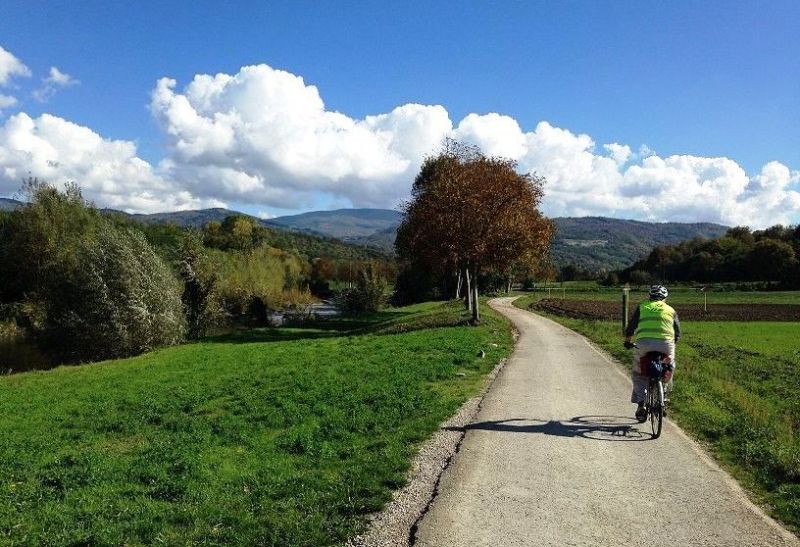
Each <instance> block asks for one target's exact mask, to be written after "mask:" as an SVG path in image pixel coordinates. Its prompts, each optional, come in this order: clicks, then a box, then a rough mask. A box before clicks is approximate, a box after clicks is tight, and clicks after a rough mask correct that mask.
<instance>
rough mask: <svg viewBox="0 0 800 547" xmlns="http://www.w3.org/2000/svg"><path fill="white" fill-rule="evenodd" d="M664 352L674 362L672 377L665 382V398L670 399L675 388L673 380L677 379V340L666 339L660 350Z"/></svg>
mask: <svg viewBox="0 0 800 547" xmlns="http://www.w3.org/2000/svg"><path fill="white" fill-rule="evenodd" d="M660 351H661V352H662V353H666V354H667V355H669V358H670V361H671V362H672V377H671V378H670V379H669V382H667V383H665V384H664V398H665V399H669V394H670V392H671V391H672V388H673V385H672V384H673V381H674V379H675V366H676V364H677V363H676V362H675V342H674V341H672V340H665V341H664V342H663V349H662V350H660Z"/></svg>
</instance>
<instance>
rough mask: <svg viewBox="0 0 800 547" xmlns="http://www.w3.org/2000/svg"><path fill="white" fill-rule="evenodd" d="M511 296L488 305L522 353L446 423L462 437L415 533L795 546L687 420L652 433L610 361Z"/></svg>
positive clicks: (518, 540) (476, 539)
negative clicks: (514, 332)
mask: <svg viewBox="0 0 800 547" xmlns="http://www.w3.org/2000/svg"><path fill="white" fill-rule="evenodd" d="M511 300H512V299H511V298H504V299H498V300H495V301H493V303H492V306H493V307H494V308H495V309H497V310H498V311H500V312H501V313H503V314H504V315H506V316H507V317H509V318H510V319H511V320H512V321H513V322H514V324H515V326H516V327H517V329H518V330H519V331H520V338H519V340H518V342H517V345H516V348H515V351H514V354H513V355H512V356H511V358H510V359H509V361H508V363H507V364H506V366H505V367H504V368H503V370H502V371H501V372H500V373H499V375H498V376H497V378H496V379H495V380H494V382H493V383H492V385H491V389H489V391H488V393H487V394H486V396H485V397H484V398H483V401H482V403H481V405H480V410H479V411H478V412H477V414H476V415H475V416H474V418H473V419H472V420H471V422H470V423H469V424H468V425H466V427H461V426H457V425H456V426H453V425H447V426H446V427H444V431H452V432H459V431H461V432H463V433H464V436H463V440H462V441H461V442H460V445H459V448H458V452H457V454H456V455H455V456H454V457H453V458H452V461H451V462H450V465H449V466H448V467H447V469H446V470H445V472H444V473H443V474H442V476H441V478H440V480H439V482H438V487H437V488H436V489H435V490H434V491H433V495H434V499H433V501H432V502H431V503H430V504H429V507H428V509H427V510H426V512H425V513H424V516H423V518H422V519H421V521H420V522H419V523H418V526H417V527H416V529H415V530H414V531H413V536H412V537H411V542H412V543H414V544H416V545H430V546H440V547H444V546H449V545H453V546H455V545H469V546H476V545H487V546H488V545H504V546H515V545H553V546H555V545H558V546H561V545H587V546H588V545H609V546H610V545H626V546H631V545H720V546H721V545H741V546H784V545H786V546H788V545H792V546H800V541H798V540H797V538H796V537H795V536H794V535H792V534H791V533H790V532H788V531H786V530H785V529H784V528H782V527H781V526H780V525H779V524H777V523H776V522H775V521H773V520H772V519H770V518H769V517H768V516H767V515H765V514H764V513H763V511H761V510H760V509H759V508H758V507H756V506H755V505H754V504H753V503H752V502H750V500H749V499H748V498H747V496H746V495H745V494H744V492H743V491H742V489H741V488H740V487H739V486H738V484H737V483H736V482H735V481H734V480H733V479H732V478H731V477H730V476H729V475H728V474H727V473H725V472H724V471H723V470H721V469H720V468H719V467H718V466H717V465H716V464H715V463H714V462H713V461H712V460H711V459H710V458H709V457H708V456H707V455H705V453H704V452H703V451H702V449H701V448H700V447H699V446H698V445H697V444H696V443H695V442H693V441H692V440H691V439H690V438H689V437H688V436H686V435H685V434H684V433H683V432H682V431H681V430H680V428H678V427H677V426H675V425H674V424H672V423H671V422H667V423H666V424H665V430H664V432H663V433H662V436H661V438H660V439H657V440H652V439H651V438H650V435H649V428H648V427H645V425H647V424H643V425H640V424H637V423H635V421H634V420H633V419H632V412H633V405H631V404H630V403H628V400H629V396H630V381H629V380H628V379H627V378H626V377H625V375H624V374H622V373H621V372H620V371H619V369H618V367H617V366H616V365H615V364H614V363H612V362H611V361H609V360H608V359H607V358H606V357H605V356H603V355H602V354H601V353H599V352H598V351H597V350H596V349H594V348H593V347H592V346H591V345H590V344H589V343H588V342H587V341H586V340H585V339H584V338H583V337H581V336H580V335H578V334H577V333H575V332H573V331H571V330H569V329H567V328H565V327H563V326H561V325H558V324H557V323H554V322H553V321H550V320H548V319H546V318H543V317H541V316H537V315H535V314H533V313H529V312H526V311H523V310H520V309H517V308H515V307H513V305H512V304H511ZM679 374H680V372H679V371H678V375H677V381H680V376H679Z"/></svg>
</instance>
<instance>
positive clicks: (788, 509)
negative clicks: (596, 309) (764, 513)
mask: <svg viewBox="0 0 800 547" xmlns="http://www.w3.org/2000/svg"><path fill="white" fill-rule="evenodd" d="M528 303H530V299H528V300H527V301H526V300H523V299H518V300H517V301H515V304H517V305H519V306H520V307H523V308H524V307H525V306H526V304H528ZM550 317H551V318H552V319H554V320H556V321H558V322H559V323H561V324H563V325H565V326H567V327H569V328H571V329H573V330H576V331H578V332H580V333H581V334H583V335H585V336H587V337H588V338H590V339H591V340H593V341H594V342H596V343H597V344H598V345H599V346H600V347H602V348H603V349H605V350H606V351H608V352H609V353H611V354H612V355H613V356H614V357H616V358H617V359H619V360H620V361H621V362H622V363H624V364H625V366H626V368H627V364H628V363H629V362H630V359H631V354H630V352H628V351H626V350H625V349H624V348H623V347H622V335H621V332H620V325H619V324H618V323H617V322H611V321H593V320H580V319H570V318H565V317H556V316H550ZM683 330H684V337H683V339H682V341H681V343H680V344H679V346H678V355H677V365H678V366H677V370H676V373H675V379H676V380H675V381H676V389H675V392H674V394H673V396H672V403H673V405H672V409H673V411H674V412H673V416H674V417H675V419H676V420H677V421H678V423H680V425H681V426H682V427H684V428H685V429H687V430H688V431H690V432H691V433H692V434H693V435H694V436H695V437H697V438H699V439H701V440H702V441H704V442H705V443H706V444H707V445H708V446H709V447H710V449H711V450H712V452H713V453H714V454H715V456H716V457H717V458H718V459H719V460H720V461H721V462H722V463H723V464H724V465H725V466H726V467H727V468H728V469H729V470H730V471H731V472H732V473H733V474H734V476H736V477H737V478H738V479H739V480H740V481H741V482H742V483H743V484H744V485H745V486H746V487H748V488H749V489H750V490H751V491H752V492H754V493H755V495H756V496H757V497H758V498H759V499H760V500H761V501H762V502H763V503H764V504H765V505H766V506H767V507H768V508H769V509H770V510H771V512H772V514H773V515H774V516H775V517H777V518H778V519H780V520H782V521H783V522H785V523H786V524H788V525H789V526H790V527H792V528H793V529H794V530H800V389H798V386H800V325H798V324H797V323H786V322H758V323H756V322H752V323H743V322H736V323H733V322H712V321H708V322H688V321H687V322H684V323H683Z"/></svg>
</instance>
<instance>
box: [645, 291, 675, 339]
mask: <svg viewBox="0 0 800 547" xmlns="http://www.w3.org/2000/svg"><path fill="white" fill-rule="evenodd" d="M636 338H637V339H639V338H651V339H655V340H674V339H675V310H674V309H672V307H671V306H669V305H668V304H667V303H666V302H664V301H662V300H655V301H650V302H642V303H641V304H640V305H639V325H638V326H637V327H636Z"/></svg>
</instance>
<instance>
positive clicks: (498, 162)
mask: <svg viewBox="0 0 800 547" xmlns="http://www.w3.org/2000/svg"><path fill="white" fill-rule="evenodd" d="M544 182H545V181H544V179H543V178H542V177H538V176H535V175H529V174H522V173H518V172H517V164H516V162H514V161H513V160H509V159H505V158H498V157H487V156H485V155H484V154H482V153H481V152H480V150H479V149H478V148H476V147H473V146H468V145H464V144H462V143H458V142H455V141H446V143H445V146H444V147H443V150H442V152H441V153H440V154H439V155H438V156H435V157H432V158H429V159H427V160H426V161H425V162H424V164H423V165H422V168H421V170H420V173H419V175H418V176H417V178H416V179H415V181H414V186H413V189H412V196H411V200H410V201H409V202H408V203H407V204H406V205H405V207H404V209H405V217H404V220H403V223H402V224H401V226H400V229H399V231H398V239H397V243H396V246H397V250H398V254H399V256H400V258H401V259H405V260H412V261H416V262H417V263H422V264H425V265H427V266H428V267H430V268H432V269H435V270H437V271H440V272H445V271H447V270H448V269H450V270H455V271H457V272H458V275H459V276H460V277H462V278H463V279H464V280H465V284H466V286H467V291H466V292H467V295H466V298H465V301H466V302H467V303H468V306H469V307H470V308H471V311H472V319H473V322H478V321H480V304H479V300H478V276H479V275H480V274H481V273H482V272H486V271H499V272H510V270H511V268H512V266H513V265H514V264H515V263H518V262H530V261H535V260H537V259H539V258H540V257H542V256H543V255H544V254H546V252H547V249H548V247H549V244H550V239H551V236H552V224H551V223H550V221H548V220H547V219H545V218H544V217H543V216H542V214H541V213H540V211H539V204H540V203H541V200H542V197H543V195H544V189H543V187H544Z"/></svg>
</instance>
